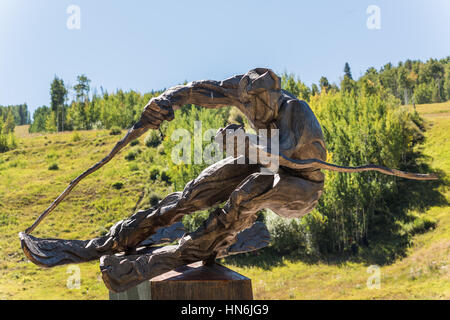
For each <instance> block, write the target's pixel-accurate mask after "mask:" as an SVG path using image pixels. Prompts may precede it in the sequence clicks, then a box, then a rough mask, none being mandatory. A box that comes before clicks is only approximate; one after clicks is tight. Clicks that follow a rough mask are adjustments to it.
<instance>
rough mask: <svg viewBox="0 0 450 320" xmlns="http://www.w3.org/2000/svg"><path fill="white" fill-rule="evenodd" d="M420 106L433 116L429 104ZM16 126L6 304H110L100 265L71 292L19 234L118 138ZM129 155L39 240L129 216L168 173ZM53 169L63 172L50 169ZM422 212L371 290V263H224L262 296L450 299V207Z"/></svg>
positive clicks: (5, 222)
mask: <svg viewBox="0 0 450 320" xmlns="http://www.w3.org/2000/svg"><path fill="white" fill-rule="evenodd" d="M417 109H418V110H419V111H420V112H425V111H424V110H428V111H429V110H430V108H429V107H426V106H417ZM432 110H437V111H436V112H437V113H432V112H431V113H429V112H425V113H426V114H425V115H424V116H425V119H427V120H428V127H429V129H428V131H427V133H426V137H427V141H426V144H425V145H424V147H423V148H424V153H425V154H426V155H428V156H429V157H431V158H430V159H431V160H430V165H431V166H432V167H433V168H436V169H440V170H441V171H442V172H444V173H446V176H445V177H443V179H444V180H445V181H446V184H445V185H443V186H441V187H440V188H441V189H440V191H441V193H442V194H444V195H445V197H446V198H447V200H448V199H449V196H450V193H449V190H448V173H449V172H450V143H449V140H450V104H449V103H445V104H439V105H436V104H434V105H433V108H432ZM447 113H449V115H447ZM436 114H439V115H441V116H439V117H437V116H436ZM17 130H18V131H16V132H21V135H20V137H19V139H18V142H19V146H18V148H17V149H16V150H12V151H10V152H7V153H4V154H0V180H1V183H0V234H1V235H2V236H1V237H0V256H1V257H2V258H1V260H0V299H107V298H108V292H107V290H106V288H105V286H104V285H103V282H102V280H101V277H100V271H99V267H98V262H92V263H88V264H82V265H79V267H80V272H81V273H80V274H81V287H80V289H68V288H67V286H66V283H67V281H68V279H69V277H70V276H71V274H69V273H67V271H68V268H67V266H62V267H56V268H52V269H42V268H40V267H37V266H35V265H34V264H32V263H30V262H28V261H27V260H26V259H25V257H24V255H23V253H22V250H21V249H20V242H19V239H18V236H17V234H18V233H19V232H20V231H23V230H25V229H26V228H27V227H29V226H30V225H31V224H32V222H33V221H34V220H35V219H36V217H37V216H38V215H39V214H40V213H42V211H43V210H45V208H46V207H47V206H48V205H49V204H50V203H51V202H52V201H53V200H54V199H55V198H56V197H57V196H58V195H59V194H60V193H61V191H63V190H64V188H65V187H66V186H67V184H68V182H69V181H71V180H72V179H73V178H75V177H76V176H77V175H79V174H80V173H81V172H83V171H84V170H85V169H87V168H88V167H90V166H91V165H92V164H94V163H95V162H97V161H98V160H100V159H102V158H103V157H104V156H105V155H106V154H107V153H108V152H109V151H110V150H111V148H112V147H113V145H114V144H115V143H116V142H117V140H118V139H120V138H121V136H111V135H110V132H109V130H103V131H82V132H79V133H77V137H76V138H73V137H74V133H71V132H67V133H59V134H39V135H38V134H33V135H28V134H27V133H26V131H25V130H24V129H20V128H18V129H17ZM140 140H141V141H140V145H141V146H143V145H145V144H144V139H143V138H142V139H140ZM134 148H136V147H134ZM130 150H133V147H127V148H126V149H125V150H124V151H122V153H121V154H120V155H118V156H117V157H116V158H115V159H114V160H112V161H111V162H110V163H109V164H108V165H106V166H105V167H104V168H102V169H100V170H99V171H98V172H96V173H94V174H92V175H91V176H89V177H88V178H86V179H84V180H83V181H82V182H81V183H80V184H79V185H78V186H77V187H76V188H75V189H74V190H73V192H72V193H71V194H70V196H69V197H68V198H67V199H66V200H65V201H64V202H62V203H61V204H60V206H59V207H58V208H57V209H55V211H54V212H52V213H51V214H50V216H49V217H48V218H47V219H46V220H44V221H43V222H42V224H41V225H40V226H39V227H38V228H37V229H36V231H35V232H34V234H35V235H36V236H38V237H53V238H55V237H56V238H67V239H90V238H92V237H96V236H99V235H101V234H104V233H106V232H107V230H108V229H109V227H110V226H112V224H113V223H114V222H116V221H118V220H120V219H123V218H125V217H127V216H129V215H130V214H131V213H132V211H133V209H134V208H135V206H136V202H137V201H138V200H139V198H140V196H141V195H142V191H143V189H144V187H145V185H146V183H148V181H149V180H150V169H152V168H153V169H155V168H160V170H158V172H159V171H163V170H164V169H167V168H166V163H164V162H163V161H162V160H163V157H156V156H155V157H154V158H153V159H152V163H149V162H148V161H146V159H145V158H144V157H143V156H141V155H138V154H137V155H136V158H135V160H133V161H131V162H130V161H127V160H126V159H125V155H126V154H127V152H128V151H130ZM156 152H157V151H156V149H155V153H156ZM52 163H57V164H58V167H59V170H57V171H52V170H48V167H49V165H51V164H52ZM117 183H120V184H122V186H121V188H117V186H118V185H117ZM169 192H171V187H170V185H168V184H167V183H165V182H161V181H160V180H159V179H156V177H155V180H154V181H153V180H152V190H149V192H148V194H149V195H155V194H156V195H165V194H167V193H169ZM155 199H156V197H155ZM155 201H156V200H155ZM416 214H417V215H426V216H427V217H428V218H429V219H430V221H435V222H436V225H435V228H434V229H432V230H431V231H428V232H425V233H422V234H419V235H416V236H414V242H413V245H412V246H411V247H410V248H408V251H407V255H406V257H404V258H403V259H399V260H396V261H395V262H394V263H392V264H390V265H384V266H381V267H380V272H381V273H380V275H381V283H380V285H381V287H380V289H368V288H367V285H366V284H367V280H368V278H369V277H370V276H371V275H372V274H369V273H368V272H367V271H368V267H369V263H368V262H367V261H364V260H359V261H353V260H352V259H345V258H344V259H343V258H341V259H334V260H333V259H330V260H329V261H320V260H318V261H309V260H301V259H296V260H290V259H288V258H283V257H278V256H268V254H267V253H265V252H262V253H260V255H259V256H255V255H252V256H251V257H249V258H248V259H247V261H246V262H245V263H240V264H238V263H236V262H233V260H226V261H224V263H226V264H227V265H228V266H229V267H230V268H232V269H234V270H236V271H237V272H240V273H242V274H244V275H246V276H247V277H249V278H251V279H252V280H253V289H254V295H255V298H256V299H450V265H449V257H450V208H449V207H448V206H445V207H444V206H443V207H438V206H436V207H432V208H430V209H428V210H427V211H426V212H417V213H416ZM412 227H417V228H421V227H422V226H412Z"/></svg>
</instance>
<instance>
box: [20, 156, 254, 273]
mask: <svg viewBox="0 0 450 320" xmlns="http://www.w3.org/2000/svg"><path fill="white" fill-rule="evenodd" d="M236 161H237V159H235V158H231V157H229V158H226V159H223V160H222V161H219V162H217V163H215V164H213V165H211V166H210V167H208V168H206V169H205V170H204V171H203V172H202V173H201V174H200V175H199V176H198V177H197V178H196V179H194V180H192V181H190V182H189V183H188V184H187V185H186V187H185V189H184V191H182V192H175V193H172V194H170V195H169V196H167V197H166V198H164V199H163V200H162V201H160V203H159V204H158V205H157V206H156V207H154V208H150V209H148V210H142V211H138V212H137V213H135V214H133V215H132V216H131V217H130V218H128V219H126V220H121V221H119V222H117V223H116V224H115V225H114V226H113V227H112V228H111V229H110V231H109V232H108V234H106V235H105V236H103V237H100V238H95V239H92V240H86V241H82V240H63V239H39V238H35V237H33V236H31V235H27V234H21V242H22V248H23V251H24V253H25V255H26V256H27V258H28V259H29V260H31V261H32V262H33V263H35V264H37V265H40V266H44V267H53V266H57V265H63V264H70V263H81V262H86V261H91V260H95V259H98V258H100V257H101V256H103V255H107V254H113V253H118V252H124V251H125V252H128V253H130V252H132V251H133V249H135V248H136V246H138V245H139V244H140V243H141V242H142V241H144V240H146V239H147V238H148V237H149V236H151V235H153V234H155V233H156V232H157V231H158V229H160V228H163V227H167V226H170V225H172V224H173V223H175V222H177V221H180V220H181V218H182V217H183V216H184V215H185V214H189V213H192V212H195V211H198V210H203V209H207V208H209V207H211V206H214V205H217V204H219V203H221V202H224V201H226V200H227V199H228V197H229V196H230V194H231V192H232V191H233V190H234V189H235V188H236V186H237V185H238V184H239V183H240V182H241V181H242V180H244V179H245V177H247V176H248V175H249V174H251V173H253V172H257V171H258V170H259V166H257V165H245V164H236Z"/></svg>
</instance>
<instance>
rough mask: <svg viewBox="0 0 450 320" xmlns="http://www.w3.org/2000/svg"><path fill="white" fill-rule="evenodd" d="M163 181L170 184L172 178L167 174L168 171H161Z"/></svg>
mask: <svg viewBox="0 0 450 320" xmlns="http://www.w3.org/2000/svg"><path fill="white" fill-rule="evenodd" d="M161 181H164V182H166V183H170V176H169V174H168V173H167V171H165V170H164V171H161Z"/></svg>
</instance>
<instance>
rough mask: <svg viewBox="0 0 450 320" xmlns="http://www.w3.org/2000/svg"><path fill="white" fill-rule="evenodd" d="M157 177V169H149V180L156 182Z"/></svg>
mask: <svg viewBox="0 0 450 320" xmlns="http://www.w3.org/2000/svg"><path fill="white" fill-rule="evenodd" d="M158 176H159V168H157V167H152V168H150V179H151V180H156V179H158Z"/></svg>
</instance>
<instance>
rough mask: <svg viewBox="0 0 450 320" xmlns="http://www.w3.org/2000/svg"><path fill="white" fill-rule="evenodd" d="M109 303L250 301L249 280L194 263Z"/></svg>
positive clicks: (116, 296) (113, 297)
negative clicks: (126, 301) (115, 301)
mask: <svg viewBox="0 0 450 320" xmlns="http://www.w3.org/2000/svg"><path fill="white" fill-rule="evenodd" d="M109 298H110V300H252V299H253V293H252V284H251V280H250V279H249V278H247V277H244V276H243V275H241V274H239V273H237V272H234V271H232V270H230V269H228V268H226V267H224V266H222V265H219V264H211V265H203V263H202V262H196V263H193V264H190V265H187V266H183V267H181V268H178V269H176V270H173V271H169V272H167V273H165V274H162V275H160V276H158V277H155V278H153V279H151V280H150V281H146V282H143V283H141V284H140V285H138V286H136V287H134V288H131V289H130V290H128V291H125V292H120V293H113V292H110V294H109Z"/></svg>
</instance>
